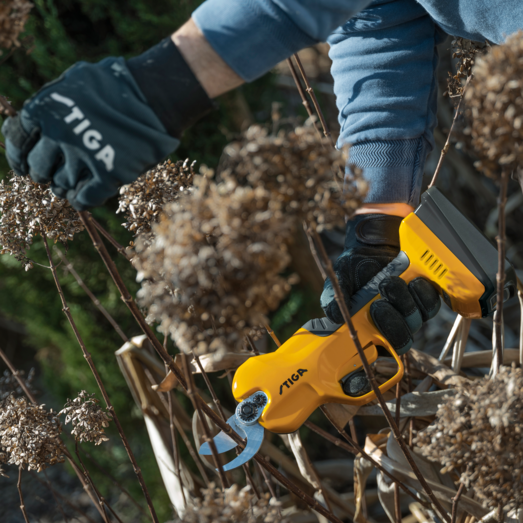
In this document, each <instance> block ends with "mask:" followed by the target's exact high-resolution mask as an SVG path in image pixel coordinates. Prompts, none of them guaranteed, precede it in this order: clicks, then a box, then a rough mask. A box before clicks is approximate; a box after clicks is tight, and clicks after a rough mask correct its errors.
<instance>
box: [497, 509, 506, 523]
mask: <svg viewBox="0 0 523 523" xmlns="http://www.w3.org/2000/svg"><path fill="white" fill-rule="evenodd" d="M504 520H505V515H504V513H503V505H499V507H498V523H503V521H504Z"/></svg>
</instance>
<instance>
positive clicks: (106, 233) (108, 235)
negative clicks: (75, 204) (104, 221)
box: [84, 211, 131, 262]
mask: <svg viewBox="0 0 523 523" xmlns="http://www.w3.org/2000/svg"><path fill="white" fill-rule="evenodd" d="M84 212H85V211H84ZM85 216H88V217H89V219H90V220H91V222H92V223H93V225H94V226H95V227H96V228H97V229H98V230H99V231H100V234H101V235H102V236H103V237H104V238H105V239H106V240H107V241H108V242H109V243H110V244H111V245H112V246H113V247H114V248H115V249H116V250H117V251H118V254H121V255H122V256H123V257H124V258H125V259H126V260H127V261H128V262H131V257H130V256H129V254H127V250H126V249H125V247H124V246H123V245H121V244H120V243H118V242H117V241H116V240H115V239H114V238H113V236H112V235H111V233H110V232H109V231H107V230H106V229H104V228H103V227H102V225H101V224H100V223H99V222H98V221H97V220H96V219H95V218H94V216H93V215H92V214H91V213H89V212H85Z"/></svg>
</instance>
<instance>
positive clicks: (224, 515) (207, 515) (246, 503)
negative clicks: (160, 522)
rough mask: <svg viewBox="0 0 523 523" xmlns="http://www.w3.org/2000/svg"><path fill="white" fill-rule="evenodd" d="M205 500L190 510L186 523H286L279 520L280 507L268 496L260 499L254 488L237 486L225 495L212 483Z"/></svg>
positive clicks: (188, 510) (184, 518) (284, 519)
mask: <svg viewBox="0 0 523 523" xmlns="http://www.w3.org/2000/svg"><path fill="white" fill-rule="evenodd" d="M202 494H203V497H202V498H195V499H194V502H193V503H192V504H190V505H188V507H187V512H186V513H185V515H184V517H183V520H182V522H183V523H287V522H288V521H290V520H289V519H288V518H285V517H284V518H282V517H281V516H280V511H279V507H280V503H279V502H277V501H276V500H275V499H274V498H270V496H269V494H264V495H263V496H262V497H261V499H258V498H257V497H256V496H255V495H254V494H253V493H252V490H251V487H248V486H247V487H244V488H242V489H240V487H238V485H236V484H234V485H233V486H232V487H229V488H228V489H226V490H225V492H222V490H221V489H218V488H215V486H214V483H211V484H210V485H209V487H208V488H206V489H202Z"/></svg>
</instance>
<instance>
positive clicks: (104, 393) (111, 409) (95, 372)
mask: <svg viewBox="0 0 523 523" xmlns="http://www.w3.org/2000/svg"><path fill="white" fill-rule="evenodd" d="M40 233H41V235H42V238H43V243H44V246H45V251H46V253H47V258H48V260H49V266H50V269H51V272H52V274H53V279H54V282H55V285H56V288H57V290H58V294H59V296H60V299H61V301H62V307H63V309H62V310H63V312H64V314H65V315H66V317H67V319H68V320H69V324H70V325H71V328H72V329H73V332H74V335H75V337H76V340H77V341H78V344H79V345H80V348H81V349H82V353H83V355H84V358H85V359H86V361H87V364H88V365H89V368H90V369H91V372H92V373H93V376H94V378H95V380H96V383H97V384H98V387H99V389H100V392H101V393H102V397H103V399H104V401H105V404H106V406H107V410H108V411H109V412H110V414H111V417H112V419H113V421H114V423H115V425H116V428H117V430H118V433H119V434H120V438H121V440H122V443H123V445H124V447H125V450H126V451H127V455H128V456H129V460H130V461H131V463H132V465H133V469H134V472H135V474H136V476H137V478H138V481H139V483H140V486H141V487H142V491H143V493H144V496H145V499H146V501H147V506H148V507H149V511H150V513H151V518H152V520H153V521H154V522H155V523H158V517H157V515H156V511H155V510H154V506H153V504H152V500H151V496H150V495H149V491H148V490H147V486H146V485H145V481H144V479H143V475H142V472H141V470H140V467H138V463H137V462H136V459H135V457H134V454H133V452H132V450H131V447H130V445H129V441H128V440H127V436H126V435H125V433H124V430H123V427H122V425H121V423H120V420H119V419H118V416H117V415H116V411H115V410H114V407H113V404H112V403H111V400H110V399H109V395H108V394H107V391H106V390H105V386H104V384H103V382H102V379H101V378H100V375H99V374H98V370H97V368H96V366H95V364H94V362H93V359H92V357H91V354H90V353H89V352H88V350H87V347H86V346H85V343H84V341H83V339H82V337H81V336H80V332H79V331H78V328H77V326H76V323H75V321H74V319H73V316H72V314H71V310H70V309H69V306H68V305H67V301H66V299H65V295H64V292H63V290H62V286H61V284H60V281H59V279H58V274H57V272H56V266H55V264H54V261H53V257H52V255H51V250H50V249H49V245H48V244H47V236H46V234H45V231H44V230H43V228H40Z"/></svg>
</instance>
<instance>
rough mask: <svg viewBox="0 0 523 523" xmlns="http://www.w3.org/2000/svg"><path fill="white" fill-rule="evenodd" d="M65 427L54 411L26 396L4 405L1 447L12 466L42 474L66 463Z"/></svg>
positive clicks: (1, 409) (1, 404) (0, 406)
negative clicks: (62, 433)
mask: <svg viewBox="0 0 523 523" xmlns="http://www.w3.org/2000/svg"><path fill="white" fill-rule="evenodd" d="M61 432H62V424H61V423H60V420H59V419H58V416H57V415H56V414H55V413H54V412H53V411H52V410H49V411H47V410H45V409H44V405H33V404H32V403H30V402H28V400H27V399H26V398H25V397H20V398H15V397H14V396H13V395H11V396H8V397H7V398H6V399H4V400H3V401H1V402H0V447H1V450H2V452H3V453H5V461H6V463H8V464H10V465H11V464H12V465H16V466H18V467H22V468H26V467H27V469H28V470H36V471H37V472H40V471H41V470H44V469H45V468H47V467H48V466H50V465H54V464H56V463H62V462H63V461H64V456H63V446H62V442H61V441H60V434H61Z"/></svg>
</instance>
